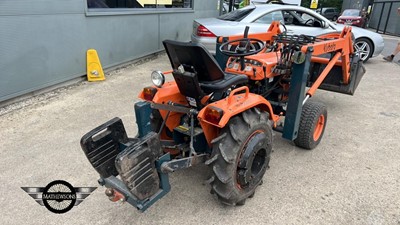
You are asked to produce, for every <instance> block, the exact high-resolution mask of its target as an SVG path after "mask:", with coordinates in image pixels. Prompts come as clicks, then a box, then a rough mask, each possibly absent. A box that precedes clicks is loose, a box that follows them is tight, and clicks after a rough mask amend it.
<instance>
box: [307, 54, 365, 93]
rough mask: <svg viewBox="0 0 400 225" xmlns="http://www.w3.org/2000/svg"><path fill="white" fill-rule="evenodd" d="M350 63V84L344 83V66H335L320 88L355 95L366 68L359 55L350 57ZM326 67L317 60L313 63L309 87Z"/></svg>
mask: <svg viewBox="0 0 400 225" xmlns="http://www.w3.org/2000/svg"><path fill="white" fill-rule="evenodd" d="M350 64H351V66H350V78H349V79H350V80H349V83H348V84H344V83H343V79H342V78H343V76H342V73H343V72H342V67H341V66H334V67H333V68H332V69H331V71H329V73H328V75H327V77H326V78H325V79H324V81H323V82H322V83H321V85H320V86H319V87H318V89H322V90H326V91H333V92H338V93H342V94H348V95H354V92H355V91H356V89H357V87H358V84H359V83H360V81H361V78H362V77H363V76H364V73H365V68H364V65H363V62H362V60H361V59H360V58H359V57H358V56H357V55H354V56H353V57H352V58H350ZM325 67H326V65H325V64H321V63H316V62H315V63H312V66H311V69H310V80H309V82H308V83H307V86H308V87H311V86H312V85H313V84H314V82H315V80H316V79H317V78H318V76H319V74H321V73H322V71H323V70H324V69H325Z"/></svg>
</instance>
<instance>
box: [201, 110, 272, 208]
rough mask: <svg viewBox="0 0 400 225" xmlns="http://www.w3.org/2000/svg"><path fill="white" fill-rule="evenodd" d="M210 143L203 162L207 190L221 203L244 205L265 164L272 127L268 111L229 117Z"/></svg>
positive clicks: (265, 166)
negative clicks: (207, 170) (207, 172)
mask: <svg viewBox="0 0 400 225" xmlns="http://www.w3.org/2000/svg"><path fill="white" fill-rule="evenodd" d="M212 143H213V151H212V155H211V157H210V159H209V160H208V161H207V162H206V164H207V165H209V166H211V168H212V171H213V176H212V177H211V179H210V181H211V183H210V184H211V193H215V194H216V195H217V197H218V199H219V201H220V202H222V203H223V204H226V205H244V203H245V201H246V199H247V198H249V197H250V198H251V197H253V196H254V193H255V190H256V188H257V187H258V186H259V185H260V184H261V183H262V178H263V176H264V174H265V171H266V170H267V168H268V167H269V166H268V164H269V161H270V155H271V150H272V126H271V124H270V122H269V121H268V113H266V112H260V111H259V110H258V109H257V108H254V109H250V110H247V111H245V112H243V113H242V114H240V115H237V116H235V117H233V118H231V120H230V121H229V122H228V124H227V125H226V126H225V127H224V128H223V129H222V132H221V134H220V136H218V137H217V138H216V139H214V141H213V142H212Z"/></svg>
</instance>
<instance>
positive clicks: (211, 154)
mask: <svg viewBox="0 0 400 225" xmlns="http://www.w3.org/2000/svg"><path fill="white" fill-rule="evenodd" d="M247 31H248V29H247V30H246V31H245V33H244V35H243V36H233V37H219V38H218V50H219V51H217V56H216V58H217V59H218V61H219V62H217V60H215V58H214V57H213V56H211V55H210V53H209V52H208V51H207V50H206V49H205V48H204V47H203V46H201V45H198V44H194V43H185V42H177V41H171V40H165V41H163V44H164V47H165V51H166V53H167V55H168V57H169V60H170V63H171V66H172V69H173V70H172V71H170V72H166V73H164V74H168V73H172V76H173V78H174V80H173V81H171V82H165V77H164V74H163V73H161V72H159V71H156V72H153V73H152V75H151V77H152V80H153V83H154V86H151V87H145V88H144V89H143V90H142V91H141V93H140V94H139V98H141V99H142V100H143V101H141V102H138V103H136V104H135V113H136V120H137V124H138V135H137V136H136V137H135V138H128V136H127V134H126V132H125V128H124V125H123V123H122V121H121V119H119V118H114V119H112V120H110V121H108V122H106V123H105V124H103V125H101V126H99V127H97V128H95V129H93V130H92V131H90V132H89V133H87V134H86V135H84V136H83V137H82V139H81V146H82V149H83V151H84V152H85V154H86V156H87V158H88V159H89V162H90V163H91V164H92V166H93V167H94V168H95V169H96V171H97V172H98V173H99V174H100V179H99V183H100V185H103V186H106V187H107V189H106V195H107V196H108V197H109V198H110V200H112V201H119V200H121V201H126V202H128V203H130V204H132V205H133V206H135V207H136V208H137V209H139V210H141V211H144V210H146V209H147V208H148V207H149V206H151V205H152V204H154V203H155V202H156V201H157V200H159V199H160V198H162V197H163V196H164V195H165V194H166V193H168V192H169V190H170V184H169V181H168V173H170V172H174V171H176V170H179V169H184V168H188V167H191V166H193V165H196V164H199V163H205V164H206V165H208V166H209V169H210V171H211V173H212V176H211V177H210V179H209V180H208V183H210V184H211V193H214V194H216V195H217V196H218V199H219V200H220V201H221V202H222V203H224V204H228V205H243V204H244V203H245V201H246V199H247V198H250V197H252V196H253V195H254V193H255V191H256V188H257V187H258V186H259V185H260V184H261V183H262V178H263V176H264V174H265V172H266V170H267V169H268V166H269V161H270V154H271V150H272V132H273V130H275V131H277V132H281V133H282V137H283V138H285V139H288V140H290V141H294V144H295V145H297V146H299V147H301V148H305V149H313V148H315V147H316V146H317V145H318V144H319V142H320V141H321V138H322V136H323V133H324V130H325V125H326V121H327V109H326V106H325V105H324V104H322V103H318V102H314V101H311V100H310V98H311V97H312V96H313V95H314V93H315V91H316V90H317V89H318V88H319V89H325V90H329V91H335V92H340V93H345V94H351V95H352V94H353V93H354V91H355V89H356V87H357V85H358V83H359V81H360V80H361V77H362V76H363V74H364V73H365V70H364V68H363V66H362V62H361V61H360V59H359V58H358V56H356V55H354V54H353V46H352V34H351V28H350V27H346V28H345V29H344V30H343V31H342V32H341V33H333V34H329V35H324V36H320V37H312V36H307V35H299V36H297V35H287V34H286V33H285V32H283V33H282V32H281V31H280V28H279V23H277V22H274V23H273V24H272V25H271V27H270V28H269V30H268V31H267V32H265V33H260V34H251V35H248V34H247ZM232 46H233V47H232ZM221 53H222V54H224V55H228V56H229V58H228V59H227V60H226V61H225V60H224V59H223V57H220V56H221V55H220V54H221ZM219 63H220V64H221V65H222V66H226V69H225V71H223V70H222V69H221V66H220V65H219ZM307 87H309V89H307Z"/></svg>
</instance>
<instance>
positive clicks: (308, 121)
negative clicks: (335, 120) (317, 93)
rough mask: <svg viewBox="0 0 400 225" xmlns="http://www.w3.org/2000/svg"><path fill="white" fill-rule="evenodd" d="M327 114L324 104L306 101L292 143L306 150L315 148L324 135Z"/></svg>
mask: <svg viewBox="0 0 400 225" xmlns="http://www.w3.org/2000/svg"><path fill="white" fill-rule="evenodd" d="M327 116H328V113H327V110H326V106H325V105H324V104H323V103H320V102H313V101H307V102H306V103H305V104H304V105H303V109H302V111H301V118H300V124H299V130H298V132H297V138H296V139H295V140H294V143H295V144H296V145H297V146H298V147H300V148H304V149H308V150H311V149H313V148H315V147H316V146H317V145H318V144H319V142H320V141H321V139H322V136H323V135H324V131H325V127H326V121H327V119H328V117H327Z"/></svg>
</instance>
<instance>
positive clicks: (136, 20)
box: [0, 0, 218, 102]
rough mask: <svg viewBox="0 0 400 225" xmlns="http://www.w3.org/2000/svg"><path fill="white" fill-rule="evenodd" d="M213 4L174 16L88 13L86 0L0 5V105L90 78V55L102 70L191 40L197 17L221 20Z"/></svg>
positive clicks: (210, 0) (204, 0)
mask: <svg viewBox="0 0 400 225" xmlns="http://www.w3.org/2000/svg"><path fill="white" fill-rule="evenodd" d="M217 14H218V11H217V3H216V1H215V0H193V10H192V9H179V10H171V11H162V12H160V11H158V12H155V11H152V12H151V11H150V12H149V11H139V10H136V11H135V12H133V11H129V10H125V11H124V10H119V11H118V12H117V13H105V12H101V11H100V12H92V11H89V12H88V10H87V6H86V0H18V1H15V0H1V1H0V102H1V101H4V100H7V99H11V98H13V97H17V96H20V95H22V94H26V93H30V92H33V91H35V90H39V89H42V88H45V87H49V86H51V85H54V84H58V83H61V82H64V81H68V80H71V79H73V78H76V77H79V76H82V75H85V74H86V50H87V49H90V48H94V49H96V50H97V52H98V54H99V57H100V60H101V63H102V65H103V67H104V68H107V67H111V66H115V65H118V64H121V63H124V62H127V61H130V60H134V59H137V58H140V57H142V56H145V55H148V54H151V53H154V52H157V51H160V50H162V49H163V48H162V44H161V41H162V40H164V39H174V40H181V41H188V40H190V34H191V32H192V22H193V20H194V19H195V18H200V17H213V16H217Z"/></svg>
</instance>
